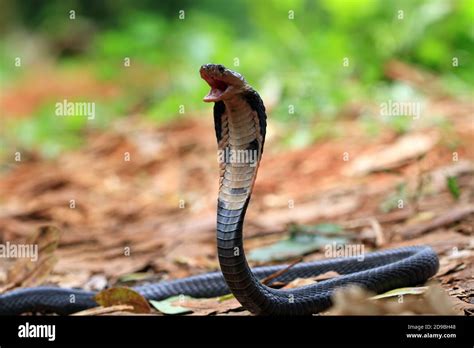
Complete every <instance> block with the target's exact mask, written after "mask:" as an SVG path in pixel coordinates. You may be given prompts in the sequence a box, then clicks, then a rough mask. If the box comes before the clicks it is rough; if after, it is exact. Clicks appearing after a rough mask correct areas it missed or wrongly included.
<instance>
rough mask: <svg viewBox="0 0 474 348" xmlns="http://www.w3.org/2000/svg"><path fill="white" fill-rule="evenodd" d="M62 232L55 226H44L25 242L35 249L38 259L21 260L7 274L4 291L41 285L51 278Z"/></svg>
mask: <svg viewBox="0 0 474 348" xmlns="http://www.w3.org/2000/svg"><path fill="white" fill-rule="evenodd" d="M59 237H60V231H59V229H57V228H56V227H53V226H42V227H40V228H39V229H38V230H37V231H36V232H35V233H33V234H31V235H30V236H29V237H28V238H27V239H26V241H25V243H24V245H25V246H33V247H34V248H35V253H37V255H36V257H33V258H32V257H30V258H19V259H17V260H16V261H15V263H14V264H13V266H12V267H11V268H10V269H9V270H8V273H7V285H6V286H4V287H3V288H2V290H6V289H12V288H14V287H17V286H22V287H31V286H37V285H41V284H42V283H43V282H44V280H45V279H46V278H47V277H48V276H49V274H50V273H51V271H52V269H53V268H54V265H55V264H56V262H57V258H56V256H55V255H54V253H55V251H56V249H57V246H58V243H59Z"/></svg>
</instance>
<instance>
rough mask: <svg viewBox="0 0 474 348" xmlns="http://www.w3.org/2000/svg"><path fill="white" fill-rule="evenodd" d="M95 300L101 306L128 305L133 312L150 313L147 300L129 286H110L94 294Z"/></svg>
mask: <svg viewBox="0 0 474 348" xmlns="http://www.w3.org/2000/svg"><path fill="white" fill-rule="evenodd" d="M94 298H95V300H96V302H97V303H98V304H100V305H101V306H103V307H110V306H115V305H130V306H132V307H133V312H134V313H150V311H151V308H150V305H149V304H148V301H147V300H146V299H145V298H144V297H143V296H142V295H140V294H139V293H138V292H136V291H134V290H132V289H130V288H122V287H117V288H110V289H106V290H103V291H101V292H99V293H98V294H97V295H95V297H94Z"/></svg>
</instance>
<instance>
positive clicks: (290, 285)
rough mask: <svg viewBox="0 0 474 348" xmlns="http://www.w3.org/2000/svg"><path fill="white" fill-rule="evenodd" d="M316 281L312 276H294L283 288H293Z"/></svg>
mask: <svg viewBox="0 0 474 348" xmlns="http://www.w3.org/2000/svg"><path fill="white" fill-rule="evenodd" d="M315 283H316V281H315V280H314V279H312V278H296V279H293V280H292V281H291V282H289V283H288V284H286V285H285V286H284V287H283V289H294V288H300V287H302V286H305V285H310V284H315Z"/></svg>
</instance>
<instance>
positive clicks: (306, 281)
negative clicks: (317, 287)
mask: <svg viewBox="0 0 474 348" xmlns="http://www.w3.org/2000/svg"><path fill="white" fill-rule="evenodd" d="M338 276H339V273H337V272H334V271H329V272H326V273H323V274H320V275H318V276H316V277H311V278H296V279H293V280H292V281H291V282H289V283H288V284H286V285H285V286H284V287H283V289H294V288H299V287H301V286H305V285H310V284H314V283H317V282H319V281H323V280H327V279H331V278H335V277H338Z"/></svg>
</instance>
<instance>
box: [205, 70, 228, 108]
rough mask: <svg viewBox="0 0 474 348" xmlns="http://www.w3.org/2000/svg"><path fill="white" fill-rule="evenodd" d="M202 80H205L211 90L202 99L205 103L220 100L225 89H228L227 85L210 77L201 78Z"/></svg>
mask: <svg viewBox="0 0 474 348" xmlns="http://www.w3.org/2000/svg"><path fill="white" fill-rule="evenodd" d="M203 79H204V80H206V82H207V83H208V84H209V86H210V87H211V90H210V91H209V93H208V94H207V95H206V96H205V97H204V99H203V100H204V101H205V102H215V101H218V100H220V98H221V97H222V96H223V95H224V93H225V92H226V90H227V88H229V85H228V84H227V83H225V82H224V81H222V80H218V79H215V78H212V77H210V76H203Z"/></svg>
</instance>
